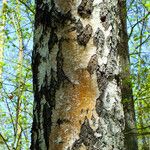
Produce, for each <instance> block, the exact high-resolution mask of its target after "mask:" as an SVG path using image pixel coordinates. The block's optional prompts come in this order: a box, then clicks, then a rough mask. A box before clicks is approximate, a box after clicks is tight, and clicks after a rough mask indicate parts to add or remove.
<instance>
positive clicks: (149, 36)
mask: <svg viewBox="0 0 150 150" xmlns="http://www.w3.org/2000/svg"><path fill="white" fill-rule="evenodd" d="M149 38H150V35H148V37H147V38H146V39H145V40H144V41H143V42H142V43H140V44H139V45H138V46H137V47H136V48H135V49H138V48H139V47H141V46H142V45H143V44H144V43H145V42H147V40H148V39H149Z"/></svg>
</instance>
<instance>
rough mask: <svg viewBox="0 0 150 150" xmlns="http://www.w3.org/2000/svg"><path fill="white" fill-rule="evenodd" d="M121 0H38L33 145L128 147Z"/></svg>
mask: <svg viewBox="0 0 150 150" xmlns="http://www.w3.org/2000/svg"><path fill="white" fill-rule="evenodd" d="M122 1H123V0H122ZM122 1H120V0H119V1H117V0H105V1H100V0H82V1H77V0H64V1H62V0H53V1H49V2H46V1H45V2H42V1H41V0H37V1H36V15H35V33H34V49H33V56H32V70H33V86H34V87H33V88H34V110H33V126H32V144H31V149H32V150H34V149H36V150H38V149H40V150H46V149H47V150H112V149H116V150H124V149H126V148H125V145H124V142H125V141H124V130H125V115H124V110H123V104H122V96H123V95H122V93H121V91H123V90H122V84H121V78H122V76H121V73H122V66H121V65H122V64H123V63H122V61H128V60H126V59H123V60H122V58H124V57H125V58H126V57H127V56H128V53H127V51H125V52H126V53H124V55H125V56H124V57H123V56H122V54H123V53H121V51H124V49H122V47H121V46H120V45H121V44H122V43H123V42H122V41H124V37H123V32H122V31H124V30H125V29H123V28H125V25H124V22H122V18H121V17H122V16H120V11H122V8H121V6H122V5H121V2H122ZM124 7H125V6H124ZM123 19H124V18H123ZM124 44H125V45H124V47H125V48H126V49H125V50H127V43H124ZM124 47H123V48H124ZM125 63H126V62H125ZM127 63H128V62H127ZM132 121H133V122H134V120H132ZM128 150H130V149H128Z"/></svg>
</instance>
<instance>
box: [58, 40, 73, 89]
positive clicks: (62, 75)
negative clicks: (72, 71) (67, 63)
mask: <svg viewBox="0 0 150 150" xmlns="http://www.w3.org/2000/svg"><path fill="white" fill-rule="evenodd" d="M62 42H63V39H60V40H59V51H58V53H57V57H56V60H57V86H58V87H59V86H60V85H61V83H64V81H68V82H69V83H71V81H70V79H69V78H68V77H67V76H66V75H65V72H64V70H63V62H64V58H63V53H62Z"/></svg>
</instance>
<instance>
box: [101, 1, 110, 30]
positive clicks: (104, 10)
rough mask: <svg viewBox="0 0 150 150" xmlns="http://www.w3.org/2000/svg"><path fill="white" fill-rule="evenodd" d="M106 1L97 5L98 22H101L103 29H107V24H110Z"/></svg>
mask: <svg viewBox="0 0 150 150" xmlns="http://www.w3.org/2000/svg"><path fill="white" fill-rule="evenodd" d="M107 5H109V4H107V3H100V5H99V9H100V12H99V17H100V22H101V23H102V25H103V27H104V28H105V30H108V28H109V26H110V13H109V10H108V7H107Z"/></svg>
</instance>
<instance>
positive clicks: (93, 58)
mask: <svg viewBox="0 0 150 150" xmlns="http://www.w3.org/2000/svg"><path fill="white" fill-rule="evenodd" d="M97 64H98V60H97V55H96V54H94V55H93V56H91V59H90V61H89V63H88V66H87V70H88V72H89V73H90V75H92V74H93V73H94V71H96V68H97Z"/></svg>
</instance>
